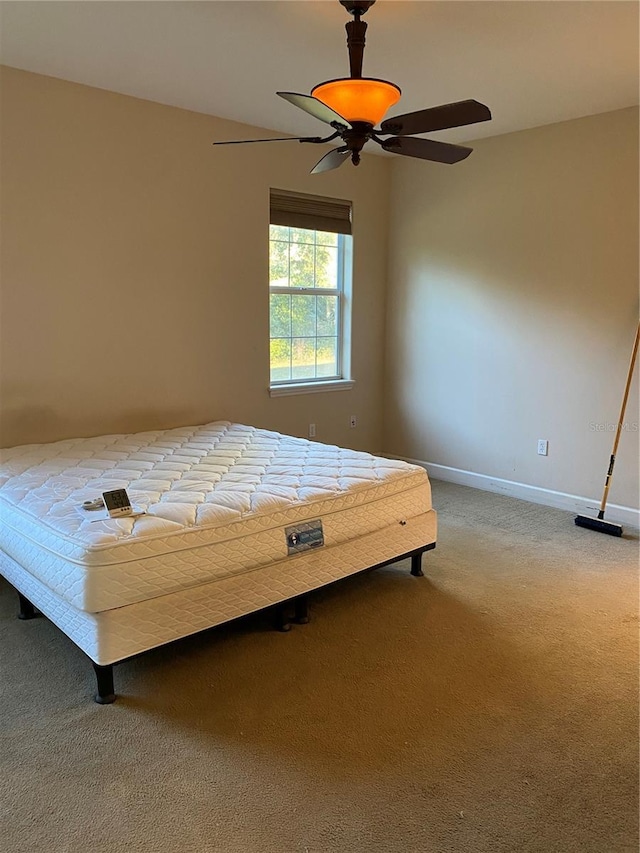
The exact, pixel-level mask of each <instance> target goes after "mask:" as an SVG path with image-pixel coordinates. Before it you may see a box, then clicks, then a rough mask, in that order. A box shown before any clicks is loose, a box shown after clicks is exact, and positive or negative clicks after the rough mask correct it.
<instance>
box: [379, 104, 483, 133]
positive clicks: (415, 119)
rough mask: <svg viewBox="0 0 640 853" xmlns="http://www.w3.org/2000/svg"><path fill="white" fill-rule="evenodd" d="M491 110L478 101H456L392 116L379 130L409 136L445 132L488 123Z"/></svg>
mask: <svg viewBox="0 0 640 853" xmlns="http://www.w3.org/2000/svg"><path fill="white" fill-rule="evenodd" d="M490 118H491V110H490V109H489V107H486V106H485V105H484V104H481V103H479V102H478V101H474V100H469V101H456V103H454V104H442V105H441V106H439V107H431V108H430V109H427V110H418V112H415V113H405V115H401V116H392V117H391V118H388V119H387V120H386V121H383V122H382V124H381V125H380V128H381V130H382V132H383V133H394V134H400V133H401V134H403V135H405V136H406V135H411V134H413V133H431V132H432V131H434V130H446V129H447V128H449V127H462V126H463V125H465V124H475V123H476V122H478V121H489V119H490Z"/></svg>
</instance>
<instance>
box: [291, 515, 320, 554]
mask: <svg viewBox="0 0 640 853" xmlns="http://www.w3.org/2000/svg"><path fill="white" fill-rule="evenodd" d="M284 533H285V536H286V538H287V551H288V553H289V554H299V553H300V552H301V551H309V550H310V549H311V548H320V547H321V546H322V545H324V534H323V532H322V521H321V520H320V519H319V518H317V519H315V520H314V521H305V522H304V523H303V524H296V525H294V526H293V527H285V529H284Z"/></svg>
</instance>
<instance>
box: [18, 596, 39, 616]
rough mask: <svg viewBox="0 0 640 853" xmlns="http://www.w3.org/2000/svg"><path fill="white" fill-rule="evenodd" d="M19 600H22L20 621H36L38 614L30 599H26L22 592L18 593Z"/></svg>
mask: <svg viewBox="0 0 640 853" xmlns="http://www.w3.org/2000/svg"><path fill="white" fill-rule="evenodd" d="M18 599H19V600H20V610H19V612H18V619H35V618H36V616H37V615H38V614H37V613H36V609H35V607H34V606H33V604H32V603H31V602H30V601H29V599H28V598H25V597H24V595H22V593H21V592H19V593H18Z"/></svg>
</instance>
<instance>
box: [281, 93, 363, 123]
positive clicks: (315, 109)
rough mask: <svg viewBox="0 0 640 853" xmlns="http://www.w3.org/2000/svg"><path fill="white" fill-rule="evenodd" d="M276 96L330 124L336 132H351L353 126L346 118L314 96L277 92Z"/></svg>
mask: <svg viewBox="0 0 640 853" xmlns="http://www.w3.org/2000/svg"><path fill="white" fill-rule="evenodd" d="M276 95H279V96H280V97H281V98H284V99H285V101H289V103H290V104H293V105H294V107H300V109H301V110H304V111H305V112H306V113H309V114H310V115H312V116H313V117H314V118H318V119H320V121H324V122H325V123H326V124H330V125H331V127H333V128H335V129H336V130H338V129H340V130H342V129H344V130H351V125H350V124H349V122H348V121H347V120H346V118H342V116H341V115H340V114H339V113H337V112H335V110H332V109H331V107H328V106H327V105H326V104H323V103H322V101H319V100H318V99H317V98H314V97H313V95H298V94H297V93H296V92H276Z"/></svg>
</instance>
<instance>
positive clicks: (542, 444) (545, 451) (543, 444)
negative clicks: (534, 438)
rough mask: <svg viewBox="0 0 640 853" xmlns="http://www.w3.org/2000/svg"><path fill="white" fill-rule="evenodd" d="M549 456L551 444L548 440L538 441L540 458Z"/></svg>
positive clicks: (541, 439)
mask: <svg viewBox="0 0 640 853" xmlns="http://www.w3.org/2000/svg"><path fill="white" fill-rule="evenodd" d="M548 455H549V442H548V441H547V439H546V438H539V439H538V456H548Z"/></svg>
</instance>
